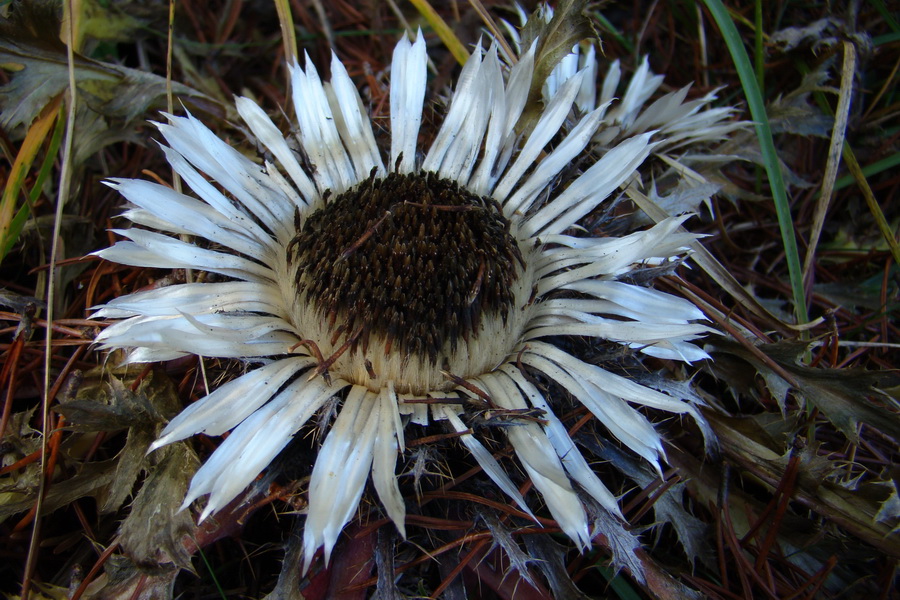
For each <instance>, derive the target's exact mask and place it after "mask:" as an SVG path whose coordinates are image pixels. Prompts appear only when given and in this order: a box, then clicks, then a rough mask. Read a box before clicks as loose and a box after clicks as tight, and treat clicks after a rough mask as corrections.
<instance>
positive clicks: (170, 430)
mask: <svg viewBox="0 0 900 600" xmlns="http://www.w3.org/2000/svg"><path fill="white" fill-rule="evenodd" d="M314 364H315V360H314V359H311V358H287V359H284V360H279V361H276V362H273V363H269V364H267V365H263V366H261V367H257V368H255V369H253V370H252V371H250V372H249V373H246V374H245V375H242V376H240V377H238V378H237V379H234V380H232V381H229V382H228V383H226V384H225V385H223V386H221V387H219V388H218V389H217V390H216V391H214V392H213V393H211V394H209V395H208V396H206V397H204V398H201V399H200V400H198V401H197V402H194V403H193V404H191V405H190V406H188V407H187V408H185V409H184V410H183V411H181V413H179V415H178V416H177V417H175V418H174V419H172V420H171V421H169V424H168V425H166V427H165V429H163V430H162V432H161V433H160V436H159V439H158V440H156V441H155V442H153V444H151V445H150V450H148V451H153V450H156V449H157V448H160V447H162V446H165V445H166V444H171V443H172V442H177V441H178V440H183V439H185V438H187V437H190V436H192V435H196V434H198V433H205V434H207V435H222V434H223V433H225V432H226V431H228V430H229V429H231V428H232V427H234V426H235V425H237V424H238V423H240V422H241V421H243V420H244V419H246V418H247V417H248V416H249V415H250V414H251V413H253V412H254V411H255V410H256V409H258V408H259V407H260V406H262V405H263V404H265V403H266V402H268V401H269V399H270V398H272V396H274V395H275V394H277V393H278V391H279V390H280V389H281V386H283V385H284V384H285V382H287V380H288V379H290V378H291V377H293V376H294V375H295V374H296V373H298V372H299V371H301V370H303V369H307V368H309V367H311V366H312V365H314Z"/></svg>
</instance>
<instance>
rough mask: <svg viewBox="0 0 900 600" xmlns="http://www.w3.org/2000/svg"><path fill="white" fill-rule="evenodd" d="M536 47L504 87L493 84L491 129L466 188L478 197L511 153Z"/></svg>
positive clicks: (490, 186) (489, 188)
mask: <svg viewBox="0 0 900 600" xmlns="http://www.w3.org/2000/svg"><path fill="white" fill-rule="evenodd" d="M536 47H537V40H535V41H534V43H532V44H531V48H530V49H529V50H528V52H527V53H526V54H525V55H524V56H522V57H521V58H520V59H519V61H518V62H517V63H516V64H514V65H513V66H512V68H511V69H510V73H509V78H508V80H507V82H506V87H505V88H504V87H503V86H502V85H501V82H499V81H498V82H494V84H493V85H494V86H495V89H494V92H493V95H494V98H493V101H492V102H491V104H492V106H491V119H490V126H489V127H488V133H487V138H486V139H485V142H484V156H483V157H482V159H481V162H480V163H479V165H478V168H477V169H476V170H475V174H474V175H473V176H472V178H471V179H470V181H469V185H468V188H469V189H470V190H472V191H473V192H474V193H476V194H478V195H481V196H487V195H490V194H491V191H492V190H493V189H494V186H495V185H496V183H497V180H498V179H499V178H500V175H501V174H502V173H503V171H504V170H505V169H506V165H507V164H508V161H509V157H510V155H511V154H512V150H513V144H514V142H515V140H516V138H517V134H516V123H517V122H518V121H519V117H520V116H522V111H523V110H524V108H525V103H526V101H527V100H528V91H529V89H530V87H531V78H532V75H533V73H534V51H535V48H536Z"/></svg>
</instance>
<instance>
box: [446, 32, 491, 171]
mask: <svg viewBox="0 0 900 600" xmlns="http://www.w3.org/2000/svg"><path fill="white" fill-rule="evenodd" d="M476 58H480V52H479V53H477V54H475V55H473V58H470V59H469V60H473V59H476ZM502 81H503V75H502V74H501V72H500V60H499V59H498V58H497V46H496V44H493V45H491V49H490V50H489V51H488V53H487V55H486V56H485V57H484V60H483V61H482V63H481V67H480V68H479V69H478V72H477V73H476V75H475V78H474V81H473V85H472V87H471V88H470V89H471V91H470V92H469V93H468V94H466V93H463V94H462V95H461V96H460V97H459V98H457V97H454V99H453V107H457V112H458V114H462V123H463V125H462V126H461V127H460V129H459V130H458V131H457V133H456V135H453V136H452V138H451V142H450V144H449V147H448V148H447V153H446V155H445V156H444V158H443V160H442V161H441V166H440V171H439V173H440V175H441V177H443V178H445V179H450V180H452V181H458V182H460V183H464V182H466V181H468V180H469V176H470V175H471V173H472V169H473V168H474V166H475V157H476V156H477V155H478V151H479V149H480V148H481V140H482V139H483V138H484V134H485V130H486V128H487V124H488V119H489V118H490V114H491V108H490V107H491V105H492V104H493V103H494V102H498V101H499V99H496V98H494V96H493V94H494V92H495V91H498V90H499V89H502ZM464 101H465V102H464ZM452 110H453V108H451V111H452ZM448 116H449V115H448Z"/></svg>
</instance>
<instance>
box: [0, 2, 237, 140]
mask: <svg viewBox="0 0 900 600" xmlns="http://www.w3.org/2000/svg"><path fill="white" fill-rule="evenodd" d="M57 10H58V5H57V4H56V3H39V2H21V3H14V4H13V9H12V10H11V11H10V15H9V17H8V18H7V19H3V20H0V64H3V65H4V66H7V67H14V68H15V69H16V72H15V73H14V74H13V76H12V79H11V81H10V82H9V83H8V84H7V85H5V86H4V87H3V88H0V111H2V117H0V127H3V128H4V129H6V130H7V131H9V130H11V129H14V128H16V127H18V126H20V125H24V126H26V127H27V126H28V125H30V123H31V122H32V121H33V120H34V118H35V117H36V116H37V114H38V113H39V112H40V111H41V109H43V108H44V106H46V105H47V103H48V102H49V101H50V99H51V98H54V97H56V96H57V95H59V94H60V93H62V92H63V91H64V90H66V88H67V87H68V85H69V72H68V58H67V51H66V46H65V44H64V43H63V42H62V41H60V39H59V35H58V34H59V31H60V23H59V14H58V13H57ZM74 68H75V81H76V86H77V87H78V89H79V92H80V94H81V98H82V100H83V101H84V102H86V103H87V104H88V105H89V106H90V108H91V109H92V110H94V111H95V112H97V113H99V114H102V115H104V116H105V117H110V118H116V119H122V120H124V121H125V122H126V123H128V122H131V121H133V120H134V119H136V118H138V117H140V116H142V115H144V114H145V113H146V112H147V110H148V109H149V108H150V107H151V106H153V105H154V104H159V106H160V107H163V106H164V104H162V103H161V101H162V100H163V99H164V98H165V94H166V80H165V78H164V77H160V76H158V75H154V74H153V73H145V72H143V71H139V70H137V69H130V68H128V67H123V66H120V65H114V64H111V63H105V62H101V61H97V60H93V59H90V58H87V57H85V56H82V55H80V54H77V53H76V54H75V63H74ZM172 90H173V93H174V94H176V95H177V96H179V98H180V99H182V100H184V101H186V102H187V103H188V104H193V105H194V106H196V107H199V108H201V109H203V110H206V111H208V112H214V113H219V114H221V112H222V111H221V109H220V108H219V107H218V106H217V104H216V101H215V100H213V99H212V98H210V97H208V96H206V95H205V94H202V93H201V92H198V91H197V90H194V89H192V88H190V87H188V86H185V85H182V84H178V83H174V84H173V85H172ZM123 129H124V127H123Z"/></svg>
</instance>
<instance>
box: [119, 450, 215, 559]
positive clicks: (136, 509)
mask: <svg viewBox="0 0 900 600" xmlns="http://www.w3.org/2000/svg"><path fill="white" fill-rule="evenodd" d="M157 452H158V453H163V458H162V460H161V461H160V462H159V464H158V465H156V468H155V469H153V471H152V472H151V474H150V476H149V477H148V478H147V481H145V482H144V485H143V486H141V490H140V491H139V492H138V494H137V496H136V497H135V499H134V502H132V504H131V511H130V513H129V515H128V517H127V518H126V519H125V521H123V522H122V527H121V529H120V534H121V539H120V543H121V545H122V549H123V550H124V552H125V553H126V554H127V555H128V556H129V557H130V558H131V559H132V560H134V561H135V562H136V563H138V564H149V565H158V564H163V563H174V564H176V565H178V566H180V567H182V568H185V569H190V568H191V562H190V553H189V552H188V551H187V550H186V549H185V547H184V544H183V543H182V540H183V538H184V536H186V535H188V534H190V533H191V531H193V529H194V520H193V518H192V516H191V512H190V511H188V510H183V511H179V507H180V506H181V502H182V500H183V499H184V496H185V494H186V493H187V489H188V482H189V481H190V479H191V477H193V475H194V473H195V472H196V471H197V468H198V466H199V459H198V458H197V455H196V454H195V453H194V451H193V450H191V449H190V447H189V446H188V445H187V444H185V443H180V442H179V443H175V444H171V445H169V446H166V447H165V448H162V449H160V450H157Z"/></svg>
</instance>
